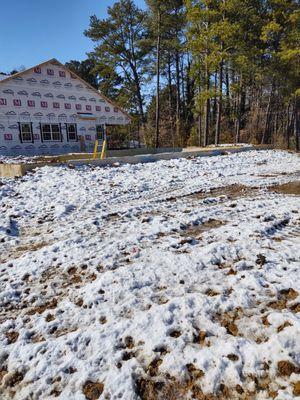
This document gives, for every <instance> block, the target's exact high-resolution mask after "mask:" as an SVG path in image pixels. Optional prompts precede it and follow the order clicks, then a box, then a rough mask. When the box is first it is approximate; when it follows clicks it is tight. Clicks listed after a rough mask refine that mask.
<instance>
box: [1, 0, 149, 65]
mask: <svg viewBox="0 0 300 400" xmlns="http://www.w3.org/2000/svg"><path fill="white" fill-rule="evenodd" d="M114 2H115V1H114V0H13V1H9V0H5V1H1V7H0V9H1V18H0V19H1V22H0V71H1V72H9V71H11V70H12V69H14V68H17V67H19V66H21V65H24V66H25V67H26V68H29V67H31V66H33V65H35V64H39V63H40V62H43V61H46V60H48V59H50V58H53V57H55V58H57V59H58V60H59V61H61V62H66V61H69V60H71V59H77V60H82V59H84V58H85V53H86V52H88V51H90V50H92V48H93V42H92V41H91V40H90V39H88V38H86V37H85V36H84V35H83V32H84V30H85V29H86V28H87V27H88V25H89V17H90V16H91V15H93V14H96V15H97V16H98V17H100V18H104V17H105V16H106V10H107V7H108V6H111V5H113V4H114ZM135 2H136V4H138V5H139V6H143V5H144V1H143V0H136V1H135ZM2 3H3V4H2Z"/></svg>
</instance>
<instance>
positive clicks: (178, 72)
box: [175, 50, 180, 140]
mask: <svg viewBox="0 0 300 400" xmlns="http://www.w3.org/2000/svg"><path fill="white" fill-rule="evenodd" d="M179 62H180V60H179V52H178V50H176V53H175V64H176V137H177V139H178V140H179V137H180V65H179Z"/></svg>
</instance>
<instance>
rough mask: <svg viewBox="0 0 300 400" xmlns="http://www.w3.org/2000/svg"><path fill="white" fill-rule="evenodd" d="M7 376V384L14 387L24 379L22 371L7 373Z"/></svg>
mask: <svg viewBox="0 0 300 400" xmlns="http://www.w3.org/2000/svg"><path fill="white" fill-rule="evenodd" d="M5 378H6V379H5V386H6V387H14V386H16V385H17V384H18V383H20V382H22V380H23V379H24V375H23V374H22V372H18V371H15V372H13V373H10V374H7V376H6V377H5Z"/></svg>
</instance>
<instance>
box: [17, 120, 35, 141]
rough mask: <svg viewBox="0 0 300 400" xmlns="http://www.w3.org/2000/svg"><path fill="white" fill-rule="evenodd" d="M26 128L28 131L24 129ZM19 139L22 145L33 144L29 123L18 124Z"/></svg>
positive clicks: (30, 124)
mask: <svg viewBox="0 0 300 400" xmlns="http://www.w3.org/2000/svg"><path fill="white" fill-rule="evenodd" d="M26 126H27V128H28V127H29V130H25V129H24V128H25V127H26ZM20 139H21V142H22V143H32V142H33V132H32V123H31V122H20Z"/></svg>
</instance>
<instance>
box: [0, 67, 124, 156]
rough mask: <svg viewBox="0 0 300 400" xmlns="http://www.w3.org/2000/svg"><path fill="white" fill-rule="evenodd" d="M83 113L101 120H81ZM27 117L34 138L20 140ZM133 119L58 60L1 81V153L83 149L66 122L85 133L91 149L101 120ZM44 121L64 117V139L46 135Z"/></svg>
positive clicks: (110, 122)
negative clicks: (71, 137)
mask: <svg viewBox="0 0 300 400" xmlns="http://www.w3.org/2000/svg"><path fill="white" fill-rule="evenodd" d="M64 75H65V76H64ZM80 113H90V114H91V117H92V118H96V120H82V119H80ZM22 122H30V123H32V128H33V141H32V143H28V142H26V143H24V142H23V143H22V142H21V140H20V135H19V123H22ZM129 122H130V121H129V118H128V117H127V115H126V114H124V113H123V112H122V110H120V109H118V108H117V107H115V106H114V105H113V104H111V103H110V102H108V101H107V100H106V99H104V98H103V97H102V96H101V95H100V94H98V93H97V92H96V91H94V90H92V89H91V88H90V87H88V85H86V84H85V83H84V82H83V81H82V80H80V79H78V78H76V77H75V76H74V75H73V74H71V73H70V72H69V71H68V70H67V69H65V68H64V67H63V66H61V65H57V63H56V62H49V63H47V64H44V65H42V66H41V67H40V68H37V69H36V70H34V69H33V70H31V71H30V72H25V73H24V74H21V75H17V76H15V77H13V78H11V79H8V80H7V81H3V82H1V83H0V154H1V155H17V154H24V155H34V154H62V153H67V152H78V151H80V141H79V140H78V141H68V140H67V134H66V125H65V124H66V123H76V124H77V133H78V136H82V137H83V138H84V141H85V144H86V150H87V151H92V149H93V145H94V140H95V132H96V125H104V124H108V125H126V124H128V123H129ZM41 123H50V124H51V123H52V124H54V123H59V124H60V126H61V131H62V137H61V140H60V141H43V140H42V137H41V131H40V124H41Z"/></svg>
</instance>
